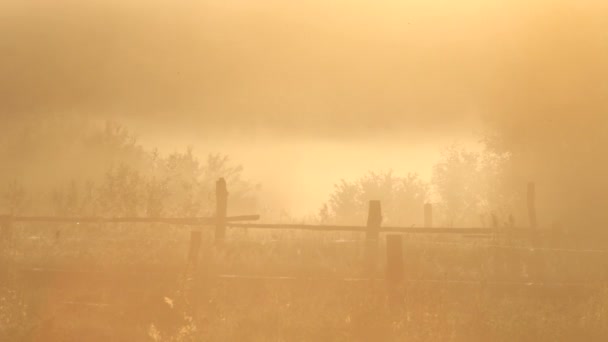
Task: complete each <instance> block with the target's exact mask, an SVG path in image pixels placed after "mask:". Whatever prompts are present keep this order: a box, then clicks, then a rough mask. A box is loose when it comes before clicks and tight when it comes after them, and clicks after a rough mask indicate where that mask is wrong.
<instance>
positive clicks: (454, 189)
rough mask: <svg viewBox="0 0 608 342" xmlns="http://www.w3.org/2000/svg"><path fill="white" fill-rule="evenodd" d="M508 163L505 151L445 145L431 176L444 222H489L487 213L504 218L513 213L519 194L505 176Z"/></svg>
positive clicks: (451, 224) (447, 223)
mask: <svg viewBox="0 0 608 342" xmlns="http://www.w3.org/2000/svg"><path fill="white" fill-rule="evenodd" d="M509 162H510V157H509V155H508V154H496V153H492V152H489V151H482V152H472V151H467V150H465V149H464V148H462V147H459V146H457V145H452V146H450V147H448V148H446V149H445V150H444V151H443V153H442V159H441V160H440V161H439V162H438V163H437V164H436V165H435V167H434V169H433V178H432V183H433V189H434V191H435V193H436V194H437V196H438V200H439V203H437V204H438V205H437V207H438V208H437V209H438V210H437V212H438V214H439V216H440V217H441V219H442V220H443V221H444V222H443V223H444V224H445V225H448V226H456V225H476V224H479V223H481V224H482V225H489V224H490V222H489V221H488V220H486V217H487V216H490V215H496V216H500V217H501V218H502V220H503V221H505V220H506V218H507V217H508V216H510V215H512V214H513V211H514V203H515V201H516V199H517V198H518V196H519V195H520V194H519V193H518V191H517V190H518V189H517V187H513V186H512V180H511V178H510V177H509V175H508V170H509ZM522 188H523V185H522ZM480 218H481V222H480Z"/></svg>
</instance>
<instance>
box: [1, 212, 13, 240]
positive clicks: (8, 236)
mask: <svg viewBox="0 0 608 342" xmlns="http://www.w3.org/2000/svg"><path fill="white" fill-rule="evenodd" d="M0 241H3V242H5V243H6V244H7V246H10V245H11V244H12V241H13V224H12V220H11V217H10V216H8V215H6V216H0Z"/></svg>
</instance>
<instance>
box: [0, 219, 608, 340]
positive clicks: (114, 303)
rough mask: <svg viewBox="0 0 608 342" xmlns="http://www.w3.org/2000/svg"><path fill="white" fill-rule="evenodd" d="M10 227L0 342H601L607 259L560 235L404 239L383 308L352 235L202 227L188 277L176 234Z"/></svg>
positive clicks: (184, 245) (154, 228)
mask: <svg viewBox="0 0 608 342" xmlns="http://www.w3.org/2000/svg"><path fill="white" fill-rule="evenodd" d="M15 228H16V229H15V231H16V233H15V236H14V241H13V242H12V244H11V245H7V244H6V243H5V245H4V246H3V249H2V255H1V257H2V259H1V262H2V271H1V272H2V275H1V283H0V340H1V341H110V340H111V341H224V340H230V341H395V340H408V341H490V340H491V341H573V340H577V341H582V340H584V341H604V340H606V339H608V287H606V286H605V285H604V283H605V280H606V279H607V278H608V277H607V276H606V271H608V257H607V256H608V254H605V253H601V252H599V250H597V249H594V250H587V252H576V251H581V250H583V249H582V247H581V246H582V242H577V241H574V240H572V239H569V240H568V241H567V243H565V242H563V241H562V242H560V243H561V245H560V244H558V242H557V241H550V242H546V246H545V247H541V248H539V249H537V250H530V249H528V248H527V244H526V243H525V242H514V243H513V244H511V245H509V246H510V247H517V248H503V247H505V246H503V245H504V243H503V242H501V241H492V240H489V239H470V238H462V237H451V238H445V237H442V236H405V240H404V263H405V276H406V281H405V282H404V283H403V284H402V285H401V286H400V287H399V289H398V290H397V291H398V292H399V294H400V295H399V296H398V297H399V298H402V300H400V301H399V302H398V304H397V305H389V301H388V290H387V286H386V283H385V282H384V281H383V280H382V279H381V278H382V277H383V271H382V270H383V268H384V265H383V264H384V261H383V258H380V265H379V267H378V273H377V277H378V280H375V281H369V280H367V281H366V280H362V279H360V278H364V277H366V275H367V272H366V268H365V267H364V266H365V260H364V255H365V253H364V241H363V239H362V236H359V235H356V234H351V233H348V234H347V233H311V232H291V231H285V232H277V231H273V232H270V231H256V232H247V231H236V230H235V231H230V232H229V234H228V238H227V242H226V245H225V246H224V247H223V248H219V249H218V248H216V247H214V246H213V243H212V236H211V234H210V231H209V232H207V231H204V234H203V246H202V250H201V259H200V263H199V265H198V267H197V269H198V272H196V274H197V278H196V279H197V280H196V281H192V279H191V278H192V277H193V272H191V270H190V271H189V270H188V268H187V263H186V259H187V253H188V252H187V251H188V245H189V235H190V231H189V230H188V229H183V228H175V227H171V226H167V225H105V226H104V225H61V226H59V225H57V226H49V225H43V224H36V225H34V224H30V225H23V226H16V227H15ZM58 231H60V233H59V234H57V232H58ZM549 245H550V246H549ZM587 245H588V244H587ZM498 246H503V247H498ZM543 248H545V249H543ZM382 251H383V246H382V244H381V252H382ZM381 255H382V254H381ZM221 275H223V276H221ZM233 275H241V276H246V277H242V278H238V277H236V278H235V277H233ZM273 276H282V278H279V279H275V278H272V277H273Z"/></svg>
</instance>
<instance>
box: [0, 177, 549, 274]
mask: <svg viewBox="0 0 608 342" xmlns="http://www.w3.org/2000/svg"><path fill="white" fill-rule="evenodd" d="M215 195H216V210H215V215H214V216H212V217H186V218H163V217H146V218H143V217H118V218H108V217H58V216H8V215H5V216H0V227H1V232H2V236H3V237H4V239H5V240H6V239H11V236H12V231H13V224H14V223H19V222H39V223H164V224H171V225H183V226H194V227H201V228H204V227H214V228H215V230H214V234H215V242H216V245H217V246H218V247H221V246H222V245H223V244H224V243H225V240H226V230H227V229H228V228H230V229H237V228H241V229H279V230H307V231H318V232H330V231H338V232H360V233H365V239H366V243H365V246H366V259H367V260H368V263H369V264H368V267H369V268H370V270H371V271H372V273H373V271H374V270H375V268H376V264H377V259H378V244H379V238H380V234H386V233H388V234H460V235H479V234H482V235H484V236H496V235H508V236H510V237H513V236H518V237H536V236H537V235H538V233H539V232H540V229H538V227H537V219H536V205H535V198H536V195H535V187H534V184H533V183H530V184H529V185H528V196H527V201H528V205H527V207H528V216H529V226H528V227H524V228H516V227H508V228H499V227H498V224H497V222H496V220H495V219H494V220H493V227H458V228H454V227H435V226H433V207H432V205H431V204H426V205H425V206H424V227H414V226H410V227H392V226H383V225H382V206H381V203H380V201H376V200H374V201H370V202H369V209H368V216H367V222H366V224H365V225H360V226H352V225H310V224H285V223H281V224H276V223H250V222H247V223H245V222H244V221H257V220H259V218H260V217H259V215H239V216H228V215H227V212H228V190H227V185H226V181H225V180H224V179H223V178H220V179H219V180H218V181H217V182H216V191H215ZM201 238H202V237H201V232H200V230H193V231H192V232H191V237H190V239H191V241H190V250H189V252H188V256H189V257H188V259H189V260H190V262H192V263H196V260H198V254H199V250H200V246H201ZM399 239H400V236H398V235H389V236H387V248H388V249H387V253H388V254H387V256H388V261H387V265H389V269H390V270H397V269H399V266H398V265H399V262H398V261H395V260H397V259H399V256H400V255H401V253H402V252H398V251H396V249H400V248H401V247H400V246H401V243H400V242H398V241H399ZM533 240H536V239H533ZM391 272H392V271H391ZM395 272H396V271H395ZM389 278H391V279H397V278H398V277H397V276H396V275H391V276H390V277H389Z"/></svg>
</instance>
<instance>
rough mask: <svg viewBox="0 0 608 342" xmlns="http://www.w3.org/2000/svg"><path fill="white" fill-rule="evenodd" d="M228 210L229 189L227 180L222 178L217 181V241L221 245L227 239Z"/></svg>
mask: <svg viewBox="0 0 608 342" xmlns="http://www.w3.org/2000/svg"><path fill="white" fill-rule="evenodd" d="M227 210H228V190H227V189H226V180H225V179H224V178H220V179H218V180H217V182H216V183H215V219H216V222H215V243H216V244H217V245H221V244H223V243H224V240H225V239H226V212H227Z"/></svg>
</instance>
